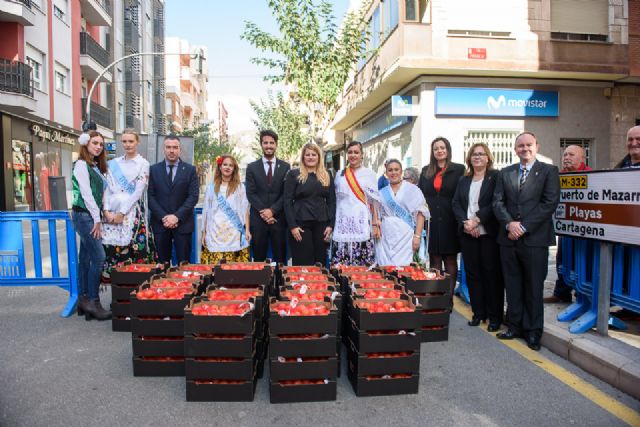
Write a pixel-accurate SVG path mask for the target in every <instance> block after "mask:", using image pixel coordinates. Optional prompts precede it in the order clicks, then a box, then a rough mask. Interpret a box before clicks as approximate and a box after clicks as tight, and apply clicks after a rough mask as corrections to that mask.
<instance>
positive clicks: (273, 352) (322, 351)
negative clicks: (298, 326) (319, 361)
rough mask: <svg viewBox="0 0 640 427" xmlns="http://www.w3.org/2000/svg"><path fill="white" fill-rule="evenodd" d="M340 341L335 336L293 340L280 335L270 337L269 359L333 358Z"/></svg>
mask: <svg viewBox="0 0 640 427" xmlns="http://www.w3.org/2000/svg"><path fill="white" fill-rule="evenodd" d="M339 343H340V341H339V340H338V338H337V337H336V336H335V335H324V336H322V337H321V338H312V339H292V338H285V337H281V336H278V335H270V336H269V357H270V358H278V357H279V356H282V357H333V356H335V355H336V353H337V348H338V345H339Z"/></svg>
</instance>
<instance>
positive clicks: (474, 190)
mask: <svg viewBox="0 0 640 427" xmlns="http://www.w3.org/2000/svg"><path fill="white" fill-rule="evenodd" d="M482 181H484V178H483V179H481V180H478V181H474V180H471V185H470V186H469V206H468V207H467V218H468V219H471V218H474V217H475V216H476V212H478V211H479V210H480V205H479V204H478V200H479V199H480V188H482ZM478 230H479V231H480V235H484V234H487V230H485V229H484V227H483V226H482V224H480V225H478Z"/></svg>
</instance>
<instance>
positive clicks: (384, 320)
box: [347, 295, 422, 331]
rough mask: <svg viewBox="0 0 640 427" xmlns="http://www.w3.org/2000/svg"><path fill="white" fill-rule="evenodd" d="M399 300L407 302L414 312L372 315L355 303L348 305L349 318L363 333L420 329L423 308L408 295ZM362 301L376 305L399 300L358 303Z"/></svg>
mask: <svg viewBox="0 0 640 427" xmlns="http://www.w3.org/2000/svg"><path fill="white" fill-rule="evenodd" d="M399 299H400V300H403V301H406V302H407V304H408V306H409V307H410V308H412V309H413V311H411V312H399V313H398V312H396V313H394V312H389V313H370V312H369V311H368V310H366V309H362V308H359V307H358V306H357V305H356V303H355V302H354V303H353V304H347V311H348V316H349V317H350V318H351V319H353V321H354V322H355V325H356V327H357V328H358V329H359V330H362V331H371V330H373V331H382V330H400V329H403V330H416V329H419V328H420V326H421V321H422V319H421V318H420V311H419V310H421V309H422V308H421V307H420V306H416V305H415V304H414V302H413V299H412V298H410V297H409V296H407V295H402V296H401V297H400V298H399ZM361 301H362V302H369V303H376V302H378V301H382V302H385V303H393V302H394V301H397V299H376V300H365V299H362V300H358V302H361Z"/></svg>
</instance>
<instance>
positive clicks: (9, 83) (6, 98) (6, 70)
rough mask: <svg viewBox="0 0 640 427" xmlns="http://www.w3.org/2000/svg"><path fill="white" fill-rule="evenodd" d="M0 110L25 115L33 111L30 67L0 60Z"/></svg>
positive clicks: (34, 104) (33, 102)
mask: <svg viewBox="0 0 640 427" xmlns="http://www.w3.org/2000/svg"><path fill="white" fill-rule="evenodd" d="M0 108H3V109H6V110H9V111H12V112H15V113H25V112H30V111H35V109H36V100H35V99H34V98H33V83H32V82H31V67H30V66H28V65H27V64H24V63H22V62H19V61H9V60H8V59H1V58H0Z"/></svg>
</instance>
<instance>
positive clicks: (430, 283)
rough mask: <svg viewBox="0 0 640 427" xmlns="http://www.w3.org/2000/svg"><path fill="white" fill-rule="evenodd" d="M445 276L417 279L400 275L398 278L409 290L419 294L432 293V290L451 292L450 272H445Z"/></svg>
mask: <svg viewBox="0 0 640 427" xmlns="http://www.w3.org/2000/svg"><path fill="white" fill-rule="evenodd" d="M443 276H444V277H443V278H441V279H431V280H429V279H421V280H415V279H412V278H411V277H409V276H403V275H399V276H398V278H399V279H400V281H401V282H402V283H404V285H405V286H406V287H407V289H408V290H410V291H411V292H415V293H418V294H425V293H432V292H446V293H450V292H451V277H450V276H449V274H447V273H444V275H443Z"/></svg>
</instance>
